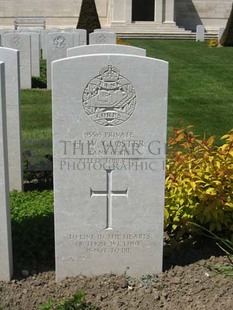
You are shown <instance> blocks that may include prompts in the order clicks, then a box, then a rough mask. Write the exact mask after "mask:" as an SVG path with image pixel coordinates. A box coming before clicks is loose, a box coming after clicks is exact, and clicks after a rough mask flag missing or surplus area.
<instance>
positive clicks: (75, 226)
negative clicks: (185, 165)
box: [0, 44, 168, 280]
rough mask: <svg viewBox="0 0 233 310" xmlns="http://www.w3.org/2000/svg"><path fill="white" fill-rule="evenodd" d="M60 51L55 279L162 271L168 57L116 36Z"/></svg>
mask: <svg viewBox="0 0 233 310" xmlns="http://www.w3.org/2000/svg"><path fill="white" fill-rule="evenodd" d="M67 54H68V55H67V56H68V57H66V58H63V59H60V60H56V61H54V62H53V63H52V122H53V165H54V166H53V173H54V211H55V212H54V213H55V251H56V253H55V254H56V277H57V280H61V279H63V278H65V277H67V276H75V275H79V274H84V275H88V276H89V275H98V274H104V273H115V274H123V273H127V274H128V275H131V276H141V275H143V274H152V273H157V272H161V270H162V248H163V210H164V183H165V182H164V180H165V148H166V147H165V143H166V119H167V93H168V63H167V62H165V61H162V60H158V59H154V58H149V57H146V52H145V50H143V49H140V48H135V47H132V46H123V45H115V44H110V45H106V44H105V45H89V46H77V47H73V48H71V49H69V51H68V52H67ZM0 59H1V58H0ZM3 67H4V64H3V63H1V64H0V68H1V69H2V71H1V77H2V79H1V81H2V84H1V87H2V88H1V100H0V102H1V115H0V116H1V118H0V126H1V130H0V133H1V137H0V151H1V154H0V160H1V162H0V174H1V176H0V177H1V180H2V181H1V183H0V193H1V197H3V199H2V202H1V203H2V205H1V208H0V280H8V279H10V277H11V275H12V250H11V236H10V234H11V232H10V220H9V192H8V191H9V189H8V178H7V167H8V164H7V159H8V156H7V145H6V144H7V143H6V142H7V141H6V140H7V138H6V137H7V132H6V128H5V127H6V124H5V120H6V111H5V110H6V109H5V97H4V93H5V92H4V85H3V81H4V77H3V75H4V72H3ZM7 113H8V112H7ZM7 117H8V116H7ZM10 130H11V129H10Z"/></svg>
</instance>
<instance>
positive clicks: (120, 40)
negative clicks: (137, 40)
mask: <svg viewBox="0 0 233 310" xmlns="http://www.w3.org/2000/svg"><path fill="white" fill-rule="evenodd" d="M116 43H117V44H119V45H131V44H130V43H129V42H128V41H125V40H122V39H121V38H119V37H117V39H116Z"/></svg>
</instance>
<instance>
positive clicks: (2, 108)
mask: <svg viewBox="0 0 233 310" xmlns="http://www.w3.org/2000/svg"><path fill="white" fill-rule="evenodd" d="M4 75H5V73H4V63H3V62H0V196H1V200H0V281H9V280H10V279H11V276H12V273H13V262H12V242H11V224H10V206H9V185H8V184H9V183H8V160H7V131H6V130H7V129H6V99H5V81H4V79H5V76H4Z"/></svg>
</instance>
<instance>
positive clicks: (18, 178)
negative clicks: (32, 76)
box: [0, 47, 23, 191]
mask: <svg viewBox="0 0 233 310" xmlns="http://www.w3.org/2000/svg"><path fill="white" fill-rule="evenodd" d="M0 61H3V62H4V63H5V84H6V112H7V113H6V114H7V144H8V164H9V186H10V190H13V189H16V190H19V191H22V189H23V167H22V142H21V117H20V87H19V85H20V81H19V80H20V78H19V76H20V74H19V51H17V50H14V49H11V48H6V47H0Z"/></svg>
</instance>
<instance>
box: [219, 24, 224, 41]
mask: <svg viewBox="0 0 233 310" xmlns="http://www.w3.org/2000/svg"><path fill="white" fill-rule="evenodd" d="M224 30H225V27H221V28H219V29H218V42H219V41H220V40H221V37H222V35H223V32H224Z"/></svg>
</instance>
